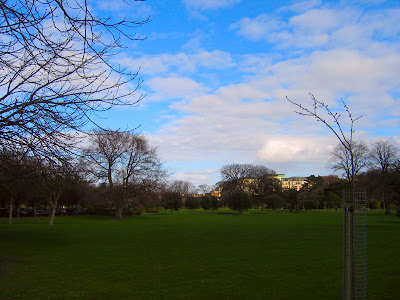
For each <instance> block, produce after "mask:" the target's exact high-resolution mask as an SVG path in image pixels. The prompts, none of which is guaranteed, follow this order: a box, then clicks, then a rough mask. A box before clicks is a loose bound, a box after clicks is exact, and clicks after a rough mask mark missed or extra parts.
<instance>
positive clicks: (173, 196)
mask: <svg viewBox="0 0 400 300" xmlns="http://www.w3.org/2000/svg"><path fill="white" fill-rule="evenodd" d="M162 201H163V207H164V208H165V209H169V210H170V211H171V214H172V212H173V211H174V210H178V209H180V208H181V207H182V205H183V203H182V196H181V194H180V193H177V192H165V193H164V194H163V195H162Z"/></svg>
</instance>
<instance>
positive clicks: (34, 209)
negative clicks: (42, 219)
mask: <svg viewBox="0 0 400 300" xmlns="http://www.w3.org/2000/svg"><path fill="white" fill-rule="evenodd" d="M33 216H34V217H36V201H33Z"/></svg>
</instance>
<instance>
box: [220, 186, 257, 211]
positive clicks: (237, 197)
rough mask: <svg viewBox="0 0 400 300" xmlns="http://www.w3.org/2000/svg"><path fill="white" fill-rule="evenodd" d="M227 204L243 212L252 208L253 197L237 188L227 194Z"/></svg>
mask: <svg viewBox="0 0 400 300" xmlns="http://www.w3.org/2000/svg"><path fill="white" fill-rule="evenodd" d="M226 205H227V206H228V207H229V208H230V209H232V210H236V211H237V212H239V214H242V213H243V211H246V210H248V209H249V208H251V206H252V203H251V198H250V195H249V194H248V193H246V192H245V191H242V190H235V191H232V192H230V193H229V194H228V195H226Z"/></svg>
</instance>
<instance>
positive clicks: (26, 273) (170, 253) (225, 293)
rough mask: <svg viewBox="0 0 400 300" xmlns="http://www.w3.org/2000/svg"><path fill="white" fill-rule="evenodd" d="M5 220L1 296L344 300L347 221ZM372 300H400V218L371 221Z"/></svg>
mask: <svg viewBox="0 0 400 300" xmlns="http://www.w3.org/2000/svg"><path fill="white" fill-rule="evenodd" d="M47 223H48V219H47V218H44V217H42V218H36V219H34V218H21V219H18V220H15V222H14V224H13V225H8V224H7V219H0V299H340V298H341V289H342V285H341V276H342V273H341V272H342V214H341V213H337V212H333V211H330V212H324V211H323V212H316V211H313V212H307V213H304V212H299V213H289V212H283V211H280V212H277V213H275V214H273V213H272V212H267V213H265V214H256V213H247V214H244V215H242V216H239V215H236V214H231V213H219V214H215V213H208V214H204V213H200V212H197V213H195V214H193V213H179V212H178V213H175V214H174V215H170V214H165V215H164V214H156V215H142V216H138V217H129V218H126V219H124V220H122V221H115V220H113V219H112V218H111V217H96V216H82V217H58V218H56V221H55V225H54V226H53V227H50V226H49V225H48V224H47ZM368 299H400V218H398V217H396V216H385V215H383V212H373V213H370V214H369V217H368Z"/></svg>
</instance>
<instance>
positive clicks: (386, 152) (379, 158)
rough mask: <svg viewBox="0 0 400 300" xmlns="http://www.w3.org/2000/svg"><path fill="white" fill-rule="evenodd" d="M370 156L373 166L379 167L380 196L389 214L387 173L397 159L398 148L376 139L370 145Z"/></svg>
mask: <svg viewBox="0 0 400 300" xmlns="http://www.w3.org/2000/svg"><path fill="white" fill-rule="evenodd" d="M370 158H371V163H372V166H373V167H376V168H378V169H379V171H380V174H381V176H382V198H383V204H384V207H385V209H386V212H385V213H386V214H390V206H389V204H390V203H389V199H388V197H387V174H388V172H389V170H390V168H392V167H393V166H394V165H395V164H396V162H397V161H398V159H399V149H398V148H397V147H396V146H395V145H394V144H393V143H391V142H389V141H378V142H376V143H374V144H373V145H372V148H371V151H370Z"/></svg>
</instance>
